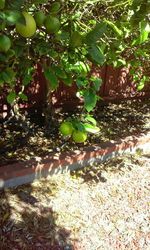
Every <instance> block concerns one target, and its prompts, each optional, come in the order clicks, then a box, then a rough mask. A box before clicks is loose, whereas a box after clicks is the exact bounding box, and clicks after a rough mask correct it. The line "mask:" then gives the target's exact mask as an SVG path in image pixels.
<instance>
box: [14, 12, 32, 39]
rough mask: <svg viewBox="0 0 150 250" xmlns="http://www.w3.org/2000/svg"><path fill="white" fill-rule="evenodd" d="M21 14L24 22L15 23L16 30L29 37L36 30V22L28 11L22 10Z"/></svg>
mask: <svg viewBox="0 0 150 250" xmlns="http://www.w3.org/2000/svg"><path fill="white" fill-rule="evenodd" d="M22 14H23V16H24V18H25V22H26V24H22V23H18V24H17V25H16V30H17V32H18V33H19V34H20V35H21V36H23V37H25V38H27V37H31V36H33V35H34V34H35V32H36V22H35V20H34V18H33V16H31V15H30V14H29V13H27V12H22Z"/></svg>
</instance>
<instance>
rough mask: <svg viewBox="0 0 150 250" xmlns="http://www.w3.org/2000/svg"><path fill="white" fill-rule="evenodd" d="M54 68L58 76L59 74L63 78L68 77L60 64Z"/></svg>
mask: <svg viewBox="0 0 150 250" xmlns="http://www.w3.org/2000/svg"><path fill="white" fill-rule="evenodd" d="M53 70H54V72H55V74H56V76H58V77H59V78H61V79H66V78H67V75H66V72H65V70H64V69H61V68H60V66H54V67H53Z"/></svg>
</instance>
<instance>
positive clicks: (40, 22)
mask: <svg viewBox="0 0 150 250" xmlns="http://www.w3.org/2000/svg"><path fill="white" fill-rule="evenodd" d="M34 19H35V22H36V25H37V26H38V27H39V28H40V27H42V25H43V23H44V21H45V19H46V16H45V14H44V13H43V11H38V12H36V13H35V15H34Z"/></svg>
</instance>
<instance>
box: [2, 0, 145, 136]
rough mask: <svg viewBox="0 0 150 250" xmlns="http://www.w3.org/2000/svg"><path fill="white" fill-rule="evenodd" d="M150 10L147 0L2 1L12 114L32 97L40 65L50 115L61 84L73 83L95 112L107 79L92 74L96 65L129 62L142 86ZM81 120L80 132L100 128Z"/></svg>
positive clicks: (4, 73) (5, 77) (5, 79)
mask: <svg viewBox="0 0 150 250" xmlns="http://www.w3.org/2000/svg"><path fill="white" fill-rule="evenodd" d="M149 10H150V2H149V1H148V0H140V1H137V0H127V1H124V0H120V1H118V0H111V1H98V0H91V1H79V2H78V3H77V1H75V0H67V1H48V0H31V1H26V0H20V1H18V0H14V1H11V0H0V69H1V70H0V88H1V90H3V88H5V89H7V93H8V96H7V102H8V103H9V104H10V105H11V109H12V110H13V112H12V113H15V112H18V113H19V108H18V107H19V106H18V107H15V106H17V105H18V103H19V102H20V101H21V102H26V101H28V96H27V95H26V94H25V91H26V88H27V87H28V85H29V84H30V83H31V82H32V80H33V77H34V75H35V72H36V65H37V64H38V65H40V66H41V68H42V72H43V73H44V76H45V78H46V83H47V86H46V91H47V93H45V99H44V100H43V103H42V104H41V106H42V107H43V113H44V114H45V116H49V117H50V118H52V114H53V113H54V112H50V110H51V108H52V98H51V97H52V92H53V91H55V90H57V89H58V88H59V84H60V83H61V84H65V85H67V86H70V87H71V86H72V84H75V85H76V87H77V91H76V96H77V97H78V98H79V99H80V100H81V101H82V102H83V110H84V113H85V115H88V114H92V111H93V110H94V108H95V107H96V104H97V102H98V101H99V100H100V97H99V91H100V88H101V86H102V84H103V82H102V79H101V77H100V76H96V75H93V73H92V68H93V67H95V66H96V67H97V66H98V67H102V66H104V65H106V64H108V65H111V66H113V67H116V68H117V67H128V68H129V69H130V74H131V75H132V76H133V80H134V82H135V83H136V84H137V90H138V91H141V90H142V89H143V88H144V86H145V84H148V82H149V76H148V74H147V73H146V72H147V71H148V69H149V65H150V50H149V39H150V20H149ZM18 83H19V86H18ZM14 107H15V108H14ZM15 115H17V114H16V113H15ZM78 119H79V120H80V121H81V123H82V126H81V127H82V129H81V130H80V129H79V127H80V126H79V127H76V126H75V127H74V126H73V127H74V128H75V131H76V132H77V131H80V132H84V133H86V134H87V133H98V131H99V129H98V128H96V125H94V124H91V123H90V124H89V123H88V124H87V121H82V117H79V118H78ZM45 120H46V121H48V120H49V119H47V118H46V119H45ZM83 127H84V129H83ZM67 129H68V128H67V127H66V126H65V129H64V131H65V130H66V131H67ZM68 131H69V132H68V133H70V135H71V133H74V132H73V131H72V132H71V129H68ZM66 133H67V132H66ZM75 134H76V133H75ZM72 138H74V137H73V134H72ZM84 138H85V136H84Z"/></svg>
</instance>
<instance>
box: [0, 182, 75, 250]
mask: <svg viewBox="0 0 150 250" xmlns="http://www.w3.org/2000/svg"><path fill="white" fill-rule="evenodd" d="M24 190H25V191H24ZM31 192H32V186H30V185H26V188H25V189H23V188H22V190H20V191H17V192H16V190H6V191H1V192H0V249H15V250H19V249H28V250H30V249H42V250H73V249H75V248H74V246H73V245H72V244H71V243H70V239H69V236H70V233H71V232H70V231H68V230H67V229H65V228H62V227H58V226H57V214H56V213H55V212H54V211H53V210H52V209H51V208H50V207H47V206H44V204H43V205H41V203H40V202H38V200H37V199H36V198H35V197H34V196H33V195H32V194H31ZM13 195H14V197H15V198H14V200H13V198H12V197H13ZM16 196H17V197H16ZM14 203H18V204H15V206H13V204H14ZM14 207H15V209H14ZM16 207H17V210H16Z"/></svg>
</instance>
